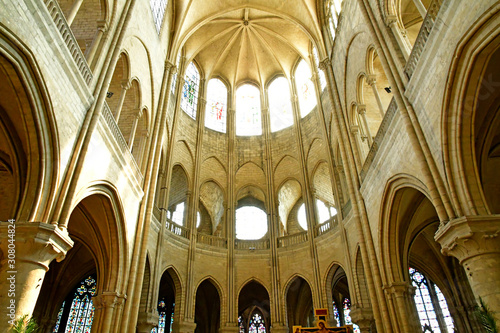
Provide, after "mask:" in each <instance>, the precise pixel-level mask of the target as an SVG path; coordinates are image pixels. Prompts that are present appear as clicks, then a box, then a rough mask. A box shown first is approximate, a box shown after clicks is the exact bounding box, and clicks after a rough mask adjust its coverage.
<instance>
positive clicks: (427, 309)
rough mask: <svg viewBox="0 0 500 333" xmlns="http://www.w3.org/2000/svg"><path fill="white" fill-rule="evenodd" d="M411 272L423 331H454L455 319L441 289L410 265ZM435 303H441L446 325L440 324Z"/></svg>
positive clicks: (440, 306)
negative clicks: (452, 317)
mask: <svg viewBox="0 0 500 333" xmlns="http://www.w3.org/2000/svg"><path fill="white" fill-rule="evenodd" d="M409 272H410V279H411V283H412V285H413V286H414V287H415V288H416V290H415V296H414V299H415V304H416V306H417V312H418V317H419V318H420V324H421V325H422V332H434V333H440V332H449V333H452V332H454V325H453V320H452V319H451V315H450V311H449V309H448V304H447V303H446V299H445V298H444V295H443V293H442V292H441V290H440V289H439V288H438V287H437V286H436V284H434V283H433V282H431V281H430V280H428V279H427V278H426V277H425V276H424V275H423V274H422V273H420V272H419V271H417V270H416V269H415V268H412V267H410V268H409ZM434 305H439V308H440V310H441V314H442V316H443V318H441V319H442V320H443V321H444V323H445V324H446V327H442V326H440V325H439V321H438V313H437V312H436V310H435V308H434Z"/></svg>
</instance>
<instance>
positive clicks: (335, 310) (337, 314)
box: [332, 301, 340, 327]
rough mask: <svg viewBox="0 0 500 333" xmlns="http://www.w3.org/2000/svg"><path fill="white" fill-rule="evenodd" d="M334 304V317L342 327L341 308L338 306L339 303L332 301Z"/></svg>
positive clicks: (338, 325)
mask: <svg viewBox="0 0 500 333" xmlns="http://www.w3.org/2000/svg"><path fill="white" fill-rule="evenodd" d="M332 303H333V304H332V306H333V317H334V318H335V320H336V321H337V327H340V315H339V309H338V308H337V304H335V301H333V302H332Z"/></svg>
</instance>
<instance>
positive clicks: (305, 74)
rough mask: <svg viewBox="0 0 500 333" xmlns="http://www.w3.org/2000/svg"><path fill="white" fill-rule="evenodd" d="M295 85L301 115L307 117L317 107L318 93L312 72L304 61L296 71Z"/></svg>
mask: <svg viewBox="0 0 500 333" xmlns="http://www.w3.org/2000/svg"><path fill="white" fill-rule="evenodd" d="M295 84H296V86H297V94H298V97H299V109H300V115H301V117H305V116H307V115H308V114H309V112H311V111H312V109H313V108H314V107H315V106H316V93H315V90H314V83H313V82H312V80H311V70H310V69H309V65H307V63H306V62H305V60H304V59H302V60H301V61H300V63H299V65H298V66H297V70H296V71H295Z"/></svg>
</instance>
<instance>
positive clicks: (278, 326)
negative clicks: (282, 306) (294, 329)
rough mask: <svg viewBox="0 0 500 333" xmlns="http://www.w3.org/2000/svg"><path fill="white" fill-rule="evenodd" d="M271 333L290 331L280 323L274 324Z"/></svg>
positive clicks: (286, 332)
mask: <svg viewBox="0 0 500 333" xmlns="http://www.w3.org/2000/svg"><path fill="white" fill-rule="evenodd" d="M270 331H271V333H288V332H290V329H289V328H288V326H286V325H282V324H279V323H273V324H272V325H271V329H270Z"/></svg>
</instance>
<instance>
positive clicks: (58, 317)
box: [53, 301, 66, 333]
mask: <svg viewBox="0 0 500 333" xmlns="http://www.w3.org/2000/svg"><path fill="white" fill-rule="evenodd" d="M65 303H66V301H63V303H62V305H61V309H60V310H59V313H58V314H57V321H56V326H54V330H53V332H54V333H56V332H57V331H58V330H59V325H60V324H61V317H62V314H63V310H64V304H65Z"/></svg>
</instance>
